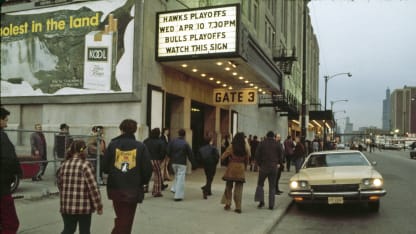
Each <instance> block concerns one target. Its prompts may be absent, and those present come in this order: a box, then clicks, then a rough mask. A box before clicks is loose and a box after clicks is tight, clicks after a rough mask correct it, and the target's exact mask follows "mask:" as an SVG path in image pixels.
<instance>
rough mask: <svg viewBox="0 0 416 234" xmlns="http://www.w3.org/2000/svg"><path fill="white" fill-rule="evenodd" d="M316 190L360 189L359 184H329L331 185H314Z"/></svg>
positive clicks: (342, 190)
mask: <svg viewBox="0 0 416 234" xmlns="http://www.w3.org/2000/svg"><path fill="white" fill-rule="evenodd" d="M311 188H312V190H313V191H314V192H348V191H358V184H329V185H312V186H311Z"/></svg>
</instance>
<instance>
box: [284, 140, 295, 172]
mask: <svg viewBox="0 0 416 234" xmlns="http://www.w3.org/2000/svg"><path fill="white" fill-rule="evenodd" d="M283 144H284V146H285V158H286V171H290V164H291V162H292V160H293V150H294V149H295V144H294V143H293V140H292V137H291V136H287V138H286V140H285V141H284V143H283Z"/></svg>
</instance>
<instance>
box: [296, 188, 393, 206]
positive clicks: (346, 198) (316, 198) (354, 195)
mask: <svg viewBox="0 0 416 234" xmlns="http://www.w3.org/2000/svg"><path fill="white" fill-rule="evenodd" d="M386 194H387V192H386V190H385V189H378V190H362V191H350V192H312V191H291V192H289V196H290V197H292V198H293V199H294V200H295V201H296V202H305V203H306V202H311V203H319V202H328V198H330V197H342V198H343V203H350V202H366V201H372V200H374V199H378V198H379V197H382V196H385V195H386Z"/></svg>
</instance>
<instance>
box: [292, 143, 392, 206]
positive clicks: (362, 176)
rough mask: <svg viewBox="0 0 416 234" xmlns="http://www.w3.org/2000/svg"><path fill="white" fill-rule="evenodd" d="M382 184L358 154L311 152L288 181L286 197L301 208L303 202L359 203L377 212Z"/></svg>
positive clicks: (383, 191) (375, 173)
mask: <svg viewBox="0 0 416 234" xmlns="http://www.w3.org/2000/svg"><path fill="white" fill-rule="evenodd" d="M374 164H375V163H374ZM383 182H384V181H383V177H382V176H381V174H380V173H378V172H377V171H376V170H375V169H374V167H373V165H372V164H371V163H370V162H369V161H368V159H367V158H366V157H365V155H364V154H363V153H361V152H360V151H357V150H342V151H341V150H337V151H321V152H314V153H311V154H310V155H309V156H308V157H307V158H306V159H305V162H304V163H303V165H302V168H301V169H300V171H299V173H297V174H295V175H294V176H292V178H291V179H290V183H289V185H290V192H289V196H290V197H292V198H293V200H294V202H295V203H296V204H298V205H299V206H300V207H302V205H303V204H306V203H324V204H329V205H333V204H344V203H357V202H358V203H365V204H368V208H369V209H370V210H371V211H374V212H376V211H378V210H379V208H380V197H382V196H384V195H386V190H385V189H384V188H383Z"/></svg>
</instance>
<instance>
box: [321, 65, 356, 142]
mask: <svg viewBox="0 0 416 234" xmlns="http://www.w3.org/2000/svg"><path fill="white" fill-rule="evenodd" d="M341 75H347V76H348V77H351V76H352V74H351V73H350V72H341V73H336V74H334V75H332V76H328V75H327V76H324V79H325V103H324V104H325V105H324V110H325V111H326V96H327V88H328V80H330V79H332V78H334V77H336V76H341ZM326 148H327V146H326V127H325V126H324V149H326Z"/></svg>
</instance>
